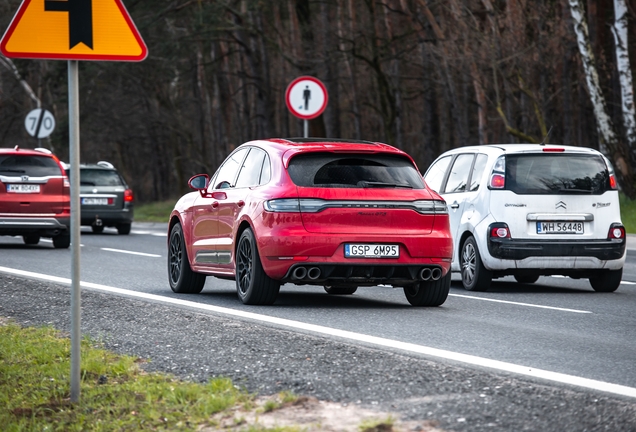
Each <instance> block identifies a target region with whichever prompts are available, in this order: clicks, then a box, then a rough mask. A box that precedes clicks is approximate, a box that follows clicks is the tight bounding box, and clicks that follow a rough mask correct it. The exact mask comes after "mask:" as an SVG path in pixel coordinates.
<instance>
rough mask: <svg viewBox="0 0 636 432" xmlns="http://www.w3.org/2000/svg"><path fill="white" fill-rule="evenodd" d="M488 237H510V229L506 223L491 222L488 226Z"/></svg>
mask: <svg viewBox="0 0 636 432" xmlns="http://www.w3.org/2000/svg"><path fill="white" fill-rule="evenodd" d="M490 237H495V238H510V230H509V229H508V226H507V225H506V224H493V225H491V226H490Z"/></svg>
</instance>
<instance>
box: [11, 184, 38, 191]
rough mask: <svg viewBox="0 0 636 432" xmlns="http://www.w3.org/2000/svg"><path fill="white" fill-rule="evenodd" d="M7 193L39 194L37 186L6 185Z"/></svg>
mask: <svg viewBox="0 0 636 432" xmlns="http://www.w3.org/2000/svg"><path fill="white" fill-rule="evenodd" d="M7 192H9V193H40V185H39V184H10V185H7Z"/></svg>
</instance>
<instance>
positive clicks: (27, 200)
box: [0, 146, 71, 248]
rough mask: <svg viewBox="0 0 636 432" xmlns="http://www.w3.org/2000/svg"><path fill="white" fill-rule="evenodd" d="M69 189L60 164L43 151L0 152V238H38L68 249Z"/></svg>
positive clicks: (28, 241) (34, 240) (35, 240)
mask: <svg viewBox="0 0 636 432" xmlns="http://www.w3.org/2000/svg"><path fill="white" fill-rule="evenodd" d="M70 218H71V206H70V188H69V181H68V178H67V177H66V174H65V173H64V169H63V167H62V165H61V164H60V161H59V160H58V159H57V157H55V156H54V155H53V154H52V153H51V152H50V151H48V150H46V149H35V150H28V149H21V148H19V147H18V146H16V147H15V148H12V149H7V148H4V149H0V235H9V236H22V238H23V240H24V243H25V244H28V245H35V244H38V243H39V241H40V238H41V237H48V238H51V239H53V246H54V247H56V248H68V247H69V245H70V241H71V239H70V232H69V226H70Z"/></svg>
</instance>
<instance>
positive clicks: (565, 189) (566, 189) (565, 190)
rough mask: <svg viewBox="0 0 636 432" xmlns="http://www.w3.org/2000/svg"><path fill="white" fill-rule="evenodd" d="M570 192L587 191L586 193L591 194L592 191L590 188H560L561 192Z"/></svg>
mask: <svg viewBox="0 0 636 432" xmlns="http://www.w3.org/2000/svg"><path fill="white" fill-rule="evenodd" d="M568 192H574V193H586V194H591V193H592V191H591V190H589V189H574V188H572V189H569V188H563V189H559V193H568Z"/></svg>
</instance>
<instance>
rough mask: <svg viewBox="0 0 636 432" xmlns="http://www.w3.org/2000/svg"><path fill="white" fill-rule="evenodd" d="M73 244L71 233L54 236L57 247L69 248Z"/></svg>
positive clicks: (54, 244) (54, 245)
mask: <svg viewBox="0 0 636 432" xmlns="http://www.w3.org/2000/svg"><path fill="white" fill-rule="evenodd" d="M70 245H71V235H70V234H69V233H65V234H58V235H56V236H55V237H53V247H54V248H55V249H68V247H69V246H70Z"/></svg>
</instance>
